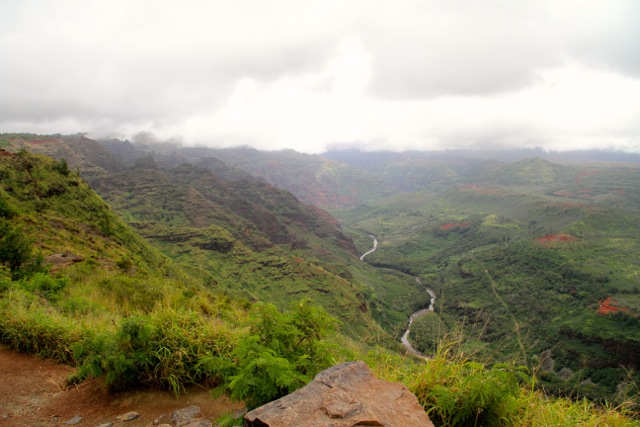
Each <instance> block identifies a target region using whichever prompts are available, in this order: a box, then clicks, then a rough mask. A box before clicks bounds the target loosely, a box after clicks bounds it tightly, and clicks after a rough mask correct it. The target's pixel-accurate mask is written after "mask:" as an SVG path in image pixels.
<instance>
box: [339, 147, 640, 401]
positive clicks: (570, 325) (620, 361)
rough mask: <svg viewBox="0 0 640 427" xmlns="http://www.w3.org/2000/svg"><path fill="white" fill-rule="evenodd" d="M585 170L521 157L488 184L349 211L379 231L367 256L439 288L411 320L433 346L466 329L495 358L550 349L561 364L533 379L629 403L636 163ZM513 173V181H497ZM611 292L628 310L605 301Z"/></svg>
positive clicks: (633, 376)
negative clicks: (426, 310)
mask: <svg viewBox="0 0 640 427" xmlns="http://www.w3.org/2000/svg"><path fill="white" fill-rule="evenodd" d="M587 172H588V174H587ZM587 172H585V171H584V170H580V169H578V168H563V167H561V166H560V165H552V164H549V163H548V162H544V161H541V160H540V159H536V160H533V161H522V162H520V163H516V164H512V165H509V166H508V170H507V171H506V172H504V173H505V175H502V173H499V172H493V173H491V174H487V175H485V178H484V179H486V180H487V181H485V182H486V183H485V182H483V183H481V184H480V183H478V184H465V185H460V186H458V187H456V188H452V189H448V190H446V191H444V192H442V193H414V194H411V195H399V196H396V197H394V198H390V199H386V200H382V201H380V202H378V203H376V204H371V206H367V207H361V208H359V209H356V210H353V211H351V212H347V213H344V214H342V220H343V222H345V223H346V224H358V226H359V227H362V228H365V229H366V230H368V232H370V233H372V234H375V235H376V236H378V239H379V240H380V242H381V243H380V247H379V250H378V251H376V252H375V253H373V254H371V255H370V256H369V258H368V262H370V263H371V264H372V265H375V266H379V267H384V268H387V269H396V270H399V271H402V272H405V273H408V274H411V275H415V276H419V277H420V278H421V279H422V282H423V283H424V284H425V285H426V286H428V287H430V288H432V289H434V290H435V291H436V293H437V295H438V299H437V301H436V307H435V308H436V313H435V314H433V315H429V316H425V317H424V318H422V319H418V321H416V323H415V326H414V327H412V334H411V336H410V340H411V341H412V342H413V344H414V346H415V347H416V348H418V349H421V350H425V351H427V352H428V353H431V354H433V352H434V350H436V347H435V346H436V344H437V341H438V338H439V337H442V336H446V335H447V334H449V333H453V332H454V331H460V330H461V331H462V335H463V336H464V337H465V339H464V345H463V350H464V351H465V352H467V353H472V354H475V355H476V356H475V357H479V358H481V359H483V360H490V361H492V362H493V363H495V362H500V361H505V360H517V361H518V363H521V364H524V365H528V366H529V367H530V368H531V369H535V368H536V364H537V363H539V360H540V354H543V353H544V354H548V355H550V356H549V357H550V360H552V365H553V366H551V367H550V368H549V370H547V371H545V372H540V373H539V376H538V379H539V381H538V382H536V387H540V388H543V389H545V390H546V391H547V392H549V393H554V394H558V395H570V396H572V397H587V398H589V399H592V400H594V401H597V402H604V401H608V402H617V403H620V402H622V401H624V400H625V399H626V398H627V397H629V396H630V395H633V394H634V393H637V390H634V389H633V387H631V389H629V388H628V385H629V384H632V383H634V382H636V383H637V381H638V379H639V377H638V374H637V373H636V369H637V367H638V362H639V361H638V359H637V356H636V355H637V354H640V335H638V328H637V321H638V318H639V317H640V311H639V310H638V308H639V306H638V304H637V301H638V300H637V299H636V295H637V292H638V290H637V283H636V279H637V277H638V274H639V273H640V270H639V269H638V263H637V254H638V253H639V252H640V247H639V246H638V238H639V237H640V227H639V226H638V224H639V223H638V222H637V220H636V219H637V215H638V206H637V202H636V201H635V198H633V197H632V198H630V199H629V200H622V199H620V198H618V196H619V195H620V194H625V195H627V194H629V193H631V189H632V188H633V187H634V186H636V185H637V183H638V174H637V172H636V171H635V170H634V169H630V168H629V169H624V168H620V169H617V168H611V169H607V168H601V169H589V170H588V171H587ZM504 176H510V177H511V178H509V180H511V181H513V184H512V185H506V184H497V182H502V181H504V180H505V178H504ZM548 176H552V177H553V183H552V184H550V185H552V186H553V187H552V188H551V189H550V188H549V184H547V181H548ZM576 176H578V177H580V178H579V179H578V178H576ZM592 176H598V179H599V181H598V180H595V179H593V178H592ZM586 181H589V182H588V183H587V182H586ZM583 185H589V187H588V193H586V192H585V190H583ZM569 194H570V195H572V196H571V197H568V195H569ZM595 194H599V195H604V194H606V195H607V196H606V197H602V198H600V197H599V198H596V197H594V195H595ZM614 197H615V198H616V200H617V201H618V203H616V204H613V205H612V204H610V203H609V201H610V200H612V198H614ZM604 200H606V202H605V201H604ZM609 297H611V299H612V300H613V301H614V304H615V307H616V308H615V310H619V311H617V312H615V313H606V312H602V310H601V309H600V308H599V307H601V305H602V304H603V302H604V301H605V300H607V298H609ZM456 333H457V332H456ZM546 352H548V353H546ZM620 390H630V391H628V392H624V393H620ZM635 398H637V396H636V397H635Z"/></svg>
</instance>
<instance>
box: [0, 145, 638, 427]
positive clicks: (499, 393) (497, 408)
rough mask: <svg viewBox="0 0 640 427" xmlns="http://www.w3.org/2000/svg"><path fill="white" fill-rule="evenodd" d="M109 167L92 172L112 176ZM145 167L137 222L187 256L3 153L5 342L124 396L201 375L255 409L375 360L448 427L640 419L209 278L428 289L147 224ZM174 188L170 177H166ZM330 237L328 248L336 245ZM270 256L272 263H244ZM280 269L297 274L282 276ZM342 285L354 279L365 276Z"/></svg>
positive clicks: (0, 249) (60, 172)
mask: <svg viewBox="0 0 640 427" xmlns="http://www.w3.org/2000/svg"><path fill="white" fill-rule="evenodd" d="M147 165H149V166H150V164H147ZM100 168H101V170H100V169H94V170H96V171H100V172H101V173H104V172H107V168H102V167H100ZM139 169H140V170H141V171H142V172H143V173H142V174H141V176H140V177H138V178H136V179H134V180H133V182H135V183H136V191H135V192H133V194H135V195H139V197H140V198H139V199H138V201H139V203H133V202H131V205H130V206H129V207H128V208H127V210H124V209H123V211H122V212H123V216H124V217H130V218H129V220H130V221H131V222H132V223H133V224H135V225H136V227H137V228H138V229H140V230H143V231H146V232H147V233H148V235H149V237H150V238H152V239H153V240H154V241H155V243H156V244H157V245H158V247H160V248H161V249H163V250H165V249H166V251H167V253H172V254H175V257H174V259H173V260H170V259H169V258H168V257H166V256H165V255H163V254H162V253H161V252H160V251H158V250H157V249H155V248H154V247H152V246H151V245H149V244H148V243H147V242H146V241H145V240H144V239H142V238H141V237H140V236H139V235H138V234H137V233H136V232H135V231H134V230H133V229H132V228H130V227H129V226H128V225H127V224H126V223H125V222H124V221H123V220H122V219H120V217H119V216H118V215H116V214H115V213H114V211H113V210H112V209H111V208H110V207H109V206H108V205H107V204H106V203H105V202H104V201H103V200H102V199H101V198H100V197H99V196H97V195H96V194H95V193H94V192H93V191H92V190H91V188H90V187H89V186H88V185H87V184H86V183H85V182H84V180H83V179H82V178H80V176H79V175H78V174H77V173H76V172H74V171H73V170H70V168H69V165H68V163H67V161H66V160H54V159H51V158H47V157H44V156H39V155H33V154H30V153H28V152H26V151H17V152H15V153H13V152H7V151H4V150H0V228H1V230H2V233H0V243H1V244H0V266H1V267H0V341H1V342H2V344H3V345H5V346H9V347H12V348H15V349H18V350H21V351H25V352H29V353H34V354H38V355H40V356H42V357H48V358H52V359H55V360H58V361H60V362H64V363H68V364H71V365H73V366H76V367H77V368H78V369H77V371H76V373H75V374H74V375H73V377H71V378H70V379H69V381H70V382H72V383H77V382H81V381H83V380H85V379H88V378H97V379H99V380H100V381H101V382H102V383H103V384H105V386H107V387H108V388H109V389H110V390H113V391H117V390H130V389H132V388H137V387H161V388H165V389H168V390H171V391H173V392H174V393H180V392H182V391H183V390H184V387H185V386H186V385H188V384H193V383H198V384H204V385H208V386H210V387H211V386H215V387H216V388H217V390H218V391H221V392H226V393H228V394H230V396H231V397H232V398H235V399H240V400H243V401H244V402H245V403H246V404H247V405H248V406H250V407H254V406H257V405H259V404H261V403H264V402H267V401H270V400H273V399H275V398H277V397H279V396H282V395H284V394H286V393H288V392H290V391H292V390H295V389H297V388H299V387H301V386H302V385H304V384H305V383H307V382H308V381H310V380H311V378H312V377H313V376H314V375H315V374H316V373H317V372H319V371H320V370H321V369H324V368H326V367H328V366H330V365H331V364H334V363H339V362H341V361H345V360H353V359H364V360H365V361H366V362H367V363H368V364H369V366H371V367H372V369H373V370H374V372H375V373H376V374H377V375H378V376H379V377H381V378H386V379H390V380H394V381H402V382H404V383H405V384H407V386H408V387H409V388H410V389H411V391H413V392H414V393H416V395H417V396H418V399H419V401H420V403H421V404H422V405H423V406H424V407H425V410H427V411H428V413H429V414H430V416H431V418H432V419H433V420H434V421H435V422H436V423H437V425H471V424H476V425H497V426H501V425H504V426H507V425H531V426H542V425H549V422H550V421H551V422H552V423H554V424H557V425H605V424H606V425H619V426H631V425H637V423H635V422H634V421H633V420H631V419H630V418H628V414H629V412H628V409H626V408H631V407H630V406H625V407H623V408H616V409H606V410H603V409H599V408H597V407H595V406H593V405H592V404H589V403H586V402H583V403H571V402H570V401H568V400H565V399H559V400H548V399H547V398H546V397H545V396H544V395H543V394H542V393H540V392H537V391H533V390H532V387H531V377H530V376H529V375H528V373H527V371H526V369H525V368H523V367H517V366H515V365H513V364H495V365H487V366H484V365H482V364H480V363H477V362H475V361H473V360H470V359H469V358H468V357H467V356H465V355H464V353H462V352H452V351H451V348H452V347H449V349H448V350H447V349H441V350H440V353H439V354H438V355H436V357H435V358H434V359H433V360H432V361H430V362H429V364H428V365H425V364H423V363H422V362H420V361H416V360H413V359H410V358H407V357H402V356H400V355H398V354H396V353H394V352H391V351H389V350H386V349H384V348H381V347H380V346H379V345H377V344H381V343H384V342H385V341H386V338H385V337H384V334H383V333H382V331H381V330H380V329H379V328H378V327H377V326H376V325H375V322H374V319H371V318H368V317H367V316H364V317H363V319H364V320H365V321H366V322H369V323H367V324H366V330H368V331H369V332H368V334H369V337H368V338H370V339H368V341H369V344H368V345H367V344H365V343H363V342H362V341H363V338H367V337H363V336H361V337H359V339H357V340H353V339H350V338H348V337H346V336H344V335H343V334H341V333H340V331H341V330H343V331H344V330H346V331H349V327H348V326H349V325H347V327H345V325H344V323H342V324H339V323H337V322H336V321H335V320H334V319H333V318H331V317H330V316H328V315H327V314H326V312H325V311H324V310H323V309H322V308H320V307H318V306H316V305H314V304H310V303H309V302H305V301H301V300H297V302H296V303H295V304H293V305H289V307H288V309H287V310H284V309H283V310H278V309H277V308H276V307H275V306H273V305H270V304H265V303H264V302H261V301H252V302H251V303H248V301H247V300H246V299H240V300H239V299H236V298H234V296H233V295H230V294H227V295H224V293H226V291H227V290H229V289H232V288H233V285H231V283H238V281H239V280H242V279H238V278H234V277H232V276H229V277H224V276H223V275H222V274H218V273H216V274H218V275H217V276H215V277H214V278H215V279H216V280H220V281H219V282H217V283H214V282H213V281H211V280H210V278H211V277H213V276H211V277H210V276H208V274H210V273H209V272H208V271H204V272H203V271H201V272H198V271H197V268H196V265H195V263H194V259H197V260H203V262H210V263H212V262H213V260H214V259H215V260H216V261H215V262H217V263H218V265H220V266H221V268H222V269H224V268H226V267H228V266H229V265H235V267H234V268H230V269H229V270H228V271H230V272H231V271H233V270H234V269H235V270H238V273H239V277H240V278H241V277H242V275H243V274H247V276H251V275H253V274H257V275H259V277H260V278H261V280H262V282H261V283H260V284H259V285H261V286H265V285H266V286H275V287H277V288H278V291H280V292H282V289H287V288H286V287H284V286H282V287H281V286H277V284H279V283H281V282H282V281H285V283H286V280H287V278H286V276H287V275H290V276H292V277H296V278H299V277H302V275H307V277H306V279H307V281H308V282H309V283H310V286H312V287H313V286H318V285H322V283H324V282H323V280H324V279H325V278H331V281H332V282H335V281H336V280H337V279H336V273H335V272H331V271H329V269H327V267H329V266H332V268H336V269H337V268H339V267H340V268H345V269H346V271H344V270H343V271H342V273H341V274H343V275H344V276H347V277H348V276H349V274H353V276H354V277H355V276H357V277H359V278H363V279H368V278H377V279H376V280H378V281H377V282H375V283H372V284H371V285H370V286H368V287H366V288H364V289H365V290H366V292H365V293H366V294H367V295H366V297H367V298H369V297H370V296H371V294H372V292H380V293H382V292H386V293H387V294H386V295H384V298H380V299H379V300H378V303H383V302H385V303H388V301H389V300H393V299H394V298H396V300H397V301H402V299H403V298H404V299H405V300H406V299H407V295H406V294H402V292H400V293H401V294H402V295H394V294H393V292H396V291H399V290H400V289H401V285H402V284H404V286H406V287H407V288H409V284H408V283H406V282H405V281H407V280H409V279H411V281H412V282H414V285H413V286H414V287H415V288H416V292H418V289H419V288H420V287H421V286H417V285H415V280H413V277H409V276H405V275H403V274H401V273H397V272H396V271H395V270H384V269H383V270H381V271H378V270H375V269H373V268H371V267H367V266H366V264H363V263H360V264H358V263H353V264H347V265H346V267H345V266H344V265H337V264H335V265H333V264H331V263H329V262H327V261H321V260H320V258H323V257H327V256H329V255H330V254H320V255H318V261H317V264H315V263H314V262H310V261H302V262H300V261H301V260H303V258H302V255H303V254H304V255H305V256H308V254H306V252H301V253H300V255H301V256H300V258H299V260H298V261H296V262H297V265H298V268H299V270H297V271H294V270H290V269H289V268H290V265H289V264H288V263H287V262H288V260H289V259H291V258H293V257H295V255H292V254H291V253H285V251H284V247H286V245H280V244H275V243H273V242H272V244H273V246H271V247H269V248H267V249H266V250H260V251H258V250H256V249H254V248H252V247H251V246H250V245H246V244H244V243H243V242H242V241H241V240H239V239H236V237H234V235H233V233H232V231H229V230H226V229H224V228H222V227H218V226H213V225H209V226H206V227H202V226H200V227H197V226H193V225H186V224H187V223H186V222H185V221H187V220H188V219H189V218H190V217H188V216H186V215H185V216H181V215H178V213H179V212H181V211H180V210H179V209H175V212H176V215H175V216H174V218H169V219H166V218H162V217H160V220H158V221H155V220H154V221H152V220H143V219H144V217H146V216H148V215H150V213H149V212H147V210H145V209H142V208H140V209H134V207H137V206H138V205H139V204H143V205H144V204H147V203H149V204H152V203H154V201H157V199H155V198H154V197H150V196H149V195H148V194H147V196H145V197H142V195H144V194H146V193H145V191H142V188H138V186H139V185H142V183H146V184H145V185H147V186H148V188H147V189H146V191H147V192H150V193H155V192H159V191H160V188H158V187H157V186H154V185H151V184H152V183H153V182H155V179H156V178H157V176H156V175H154V174H153V173H157V172H158V170H156V169H153V168H139ZM150 171H154V172H153V173H151V172H150ZM169 171H171V170H169ZM122 172H123V173H125V171H124V170H123V171H122ZM130 172H131V171H126V173H130ZM108 176H110V175H105V177H108ZM114 177H115V175H114ZM165 178H166V176H165ZM114 179H116V178H114ZM119 179H122V176H120V175H118V176H117V179H116V182H117V183H122V182H121V181H119ZM178 181H180V179H179V180H178ZM167 182H169V184H170V182H171V180H170V179H169V180H168V181H163V184H166V183H167ZM173 185H175V184H173ZM142 187H143V188H146V187H145V186H144V185H142ZM162 187H164V185H163V186H162ZM168 187H169V188H170V189H174V190H175V188H174V187H172V186H171V185H168ZM122 191H125V192H126V191H127V189H126V188H125V189H123V190H122ZM170 194H171V195H172V194H173V193H170ZM114 200H119V198H118V197H115V198H114ZM170 200H171V201H173V199H170ZM155 208H157V206H156V207H155ZM155 208H154V209H155ZM154 209H151V210H150V211H153V210H154ZM127 212H130V213H127ZM198 217H199V216H198ZM239 218H244V217H239ZM245 219H246V218H245ZM163 220H164V222H163ZM171 221H175V224H174V223H172V222H171ZM167 224H170V227H169V226H167ZM307 233H308V231H307ZM311 234H313V233H311ZM314 235H315V234H314ZM265 236H268V234H265ZM316 237H317V238H318V239H322V236H316ZM264 238H265V239H267V237H264ZM331 238H335V236H333V235H331ZM170 244H173V246H170V248H165V247H164V245H167V247H169V245H170ZM319 244H320V245H321V246H320V247H321V248H322V244H325V245H326V244H327V243H326V242H324V243H323V242H320V243H319ZM357 244H358V245H361V244H365V240H364V238H363V239H362V240H361V239H360V237H358V239H357ZM309 247H310V248H311V247H312V246H311V244H310V245H309ZM176 248H181V251H182V252H181V251H180V250H178V249H176ZM198 251H201V252H198ZM335 253H337V252H334V254H335ZM344 253H349V252H348V251H345V252H344ZM180 254H183V255H185V260H182V259H179V255H180ZM354 258H355V257H354ZM293 259H295V258H293ZM355 259H356V260H357V258H355ZM183 261H186V262H184V263H183ZM305 262H306V263H307V264H305ZM210 265H213V264H209V265H208V266H203V267H202V270H208V268H209V266H210ZM260 265H262V266H263V267H265V269H266V271H267V272H264V271H263V272H260V271H259V269H257V270H253V271H250V270H243V269H244V268H246V267H247V266H249V267H251V268H255V267H258V266H260ZM268 267H274V268H273V269H270V268H268ZM276 267H277V268H276ZM323 270H324V271H323ZM213 271H214V272H215V270H213ZM374 271H376V272H377V275H376V273H374ZM276 272H277V273H278V274H280V275H281V276H284V277H270V276H269V274H276ZM338 277H339V276H338ZM247 280H248V279H247ZM344 280H345V287H346V286H347V284H348V283H355V280H353V282H352V281H351V279H349V280H347V279H344ZM223 282H225V283H223ZM390 284H391V285H392V286H390ZM394 284H395V285H394ZM345 291H347V289H346V288H345ZM330 292H338V293H339V292H340V291H339V290H338V289H331V291H330ZM346 294H347V292H345V293H344V294H343V295H342V297H345V295H346ZM338 301H339V299H338ZM373 302H375V299H374V300H373V301H372V302H371V303H372V305H373ZM415 303H416V301H406V302H405V305H406V307H410V306H411V305H414V304H415ZM418 304H419V302H418ZM345 310H347V308H345ZM376 310H378V311H377V312H378V313H379V314H381V313H391V314H393V313H395V311H393V310H391V311H387V310H383V307H379V308H377V309H376ZM376 310H374V309H372V310H371V312H372V313H376ZM347 314H348V313H347ZM373 317H375V316H373ZM375 320H377V318H376V319H375ZM351 333H353V330H352V331H351Z"/></svg>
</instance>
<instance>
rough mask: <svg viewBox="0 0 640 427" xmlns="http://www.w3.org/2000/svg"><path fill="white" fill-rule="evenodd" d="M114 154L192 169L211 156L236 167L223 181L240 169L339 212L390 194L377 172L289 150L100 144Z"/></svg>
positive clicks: (118, 142) (202, 164)
mask: <svg viewBox="0 0 640 427" xmlns="http://www.w3.org/2000/svg"><path fill="white" fill-rule="evenodd" d="M100 143H101V144H103V145H104V147H106V148H107V149H109V150H113V152H114V153H119V154H121V155H126V156H128V157H129V158H135V157H136V156H138V157H139V156H144V155H146V154H152V155H153V156H154V157H155V158H156V160H157V161H158V162H159V163H161V164H163V165H165V166H177V165H179V164H180V163H184V162H191V163H193V164H194V165H196V166H202V167H207V168H209V167H213V168H212V169H211V170H213V171H215V172H216V173H219V172H218V168H217V166H218V165H215V164H212V162H211V160H210V158H215V159H219V160H221V161H223V162H224V163H225V164H227V165H230V166H232V167H235V170H232V169H229V168H228V167H227V173H228V175H223V174H221V176H225V178H228V179H233V178H232V176H233V175H235V177H238V175H239V174H240V172H239V171H240V170H242V171H245V173H250V174H251V175H253V176H257V177H262V178H264V179H265V180H266V181H267V182H269V183H270V184H272V185H275V186H277V187H279V188H281V189H284V190H287V191H290V192H291V193H292V194H294V195H295V196H296V197H297V198H298V199H300V200H301V201H303V202H304V203H307V204H313V205H315V206H318V207H321V208H323V209H329V210H334V209H341V208H348V207H353V206H356V205H358V204H360V203H363V202H365V201H367V200H371V199H373V198H375V197H381V196H384V195H389V194H390V191H389V189H388V188H387V187H386V186H385V184H384V183H383V182H382V180H381V179H380V176H379V175H377V174H370V173H366V172H364V171H362V170H360V169H358V168H353V167H351V166H349V165H347V164H345V163H341V162H337V161H334V160H330V159H327V158H324V157H322V156H317V155H309V154H303V153H298V152H295V151H293V150H283V151H273V152H266V151H258V150H255V149H251V148H229V149H211V148H206V147H182V146H179V145H175V144H159V143H155V144H143V143H133V144H131V143H128V142H123V141H118V140H108V141H100Z"/></svg>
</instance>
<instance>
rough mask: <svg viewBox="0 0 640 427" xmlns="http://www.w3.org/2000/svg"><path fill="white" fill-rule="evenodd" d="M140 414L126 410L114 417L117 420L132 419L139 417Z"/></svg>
mask: <svg viewBox="0 0 640 427" xmlns="http://www.w3.org/2000/svg"><path fill="white" fill-rule="evenodd" d="M139 417H140V414H139V413H137V412H136V411H131V412H127V413H126V414H122V415H118V416H117V417H116V420H118V421H123V422H124V421H132V420H135V419H136V418H139Z"/></svg>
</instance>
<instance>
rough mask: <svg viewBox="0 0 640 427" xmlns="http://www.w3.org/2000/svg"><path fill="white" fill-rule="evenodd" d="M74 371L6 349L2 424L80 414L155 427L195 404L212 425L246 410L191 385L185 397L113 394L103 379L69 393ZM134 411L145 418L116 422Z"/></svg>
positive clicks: (58, 421) (0, 386)
mask: <svg viewBox="0 0 640 427" xmlns="http://www.w3.org/2000/svg"><path fill="white" fill-rule="evenodd" d="M71 372H73V368H71V367H69V366H65V365H60V364H56V363H54V362H51V361H48V360H42V359H38V358H36V357H33V356H29V355H25V354H20V353H17V352H15V351H12V350H8V349H5V348H1V347H0V426H2V427H4V426H7V427H8V426H11V427H14V426H15V427H21V426H25V427H27V426H28V427H53V426H66V425H69V424H66V422H67V421H69V420H72V419H73V418H74V417H76V416H80V417H82V419H81V420H80V421H79V422H78V423H77V424H75V425H77V426H79V427H96V426H98V425H100V424H103V423H107V422H110V421H111V422H114V427H118V426H127V427H138V426H151V425H152V423H153V422H154V420H158V419H159V420H160V423H162V422H165V423H169V414H170V413H171V412H172V411H174V410H177V409H181V408H185V407H187V406H191V405H197V406H199V407H200V408H201V412H200V414H199V415H198V417H201V418H204V419H208V420H211V421H214V420H215V419H216V418H218V417H219V416H221V415H223V414H225V413H228V412H230V411H235V410H238V409H240V408H241V407H242V404H239V403H232V402H230V401H229V400H228V399H227V398H226V397H223V398H220V399H215V400H214V399H212V398H211V395H210V394H209V392H208V391H207V390H205V389H204V388H202V387H191V388H190V389H188V390H187V394H185V395H183V396H181V397H180V398H175V397H173V395H172V394H170V393H166V392H161V391H154V390H145V391H136V392H127V393H122V394H118V395H108V394H107V393H106V392H105V391H104V389H103V387H102V383H101V382H100V381H98V380H92V381H88V382H85V383H83V384H81V385H79V386H77V387H76V386H74V387H71V388H69V389H67V388H66V387H65V380H66V378H67V377H68V376H69V375H70V373H71ZM129 411H136V412H138V413H139V414H140V418H138V419H136V420H133V421H128V422H118V421H117V420H116V417H117V416H118V415H122V414H124V413H127V412H129Z"/></svg>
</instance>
